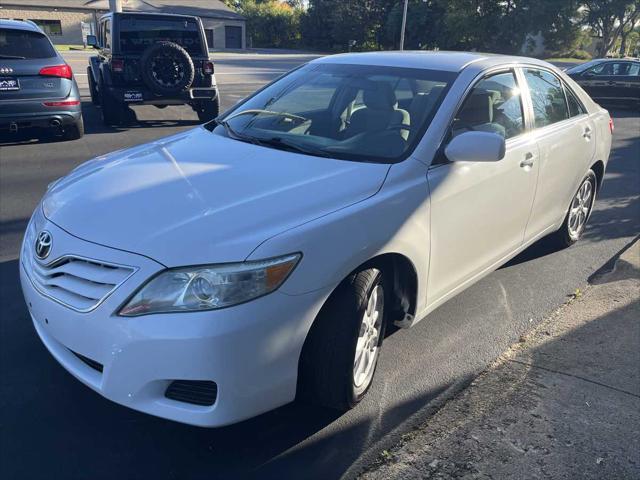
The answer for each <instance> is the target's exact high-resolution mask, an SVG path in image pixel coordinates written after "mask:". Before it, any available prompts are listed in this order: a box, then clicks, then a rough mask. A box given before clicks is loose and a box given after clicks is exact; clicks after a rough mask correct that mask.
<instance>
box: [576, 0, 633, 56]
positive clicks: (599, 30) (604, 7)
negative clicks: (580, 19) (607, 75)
mask: <svg viewBox="0 0 640 480" xmlns="http://www.w3.org/2000/svg"><path fill="white" fill-rule="evenodd" d="M583 4H584V10H585V23H586V24H587V25H589V27H591V29H592V30H593V31H594V32H595V33H596V34H597V35H598V36H599V37H600V38H601V43H599V45H598V52H597V53H598V55H600V56H602V57H604V56H606V55H607V53H609V51H610V50H611V49H612V48H613V47H614V45H615V44H616V42H617V41H618V39H619V38H623V39H624V40H625V41H626V39H627V36H628V35H629V33H630V32H632V31H633V29H634V27H635V26H636V25H637V23H638V21H639V19H640V18H639V16H640V0H586V1H584V2H583Z"/></svg>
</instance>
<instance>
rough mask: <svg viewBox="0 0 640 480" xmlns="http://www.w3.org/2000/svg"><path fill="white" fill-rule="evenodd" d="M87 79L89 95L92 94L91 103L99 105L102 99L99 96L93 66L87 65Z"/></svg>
mask: <svg viewBox="0 0 640 480" xmlns="http://www.w3.org/2000/svg"><path fill="white" fill-rule="evenodd" d="M87 79H88V82H89V95H91V103H93V104H94V105H96V106H97V105H99V104H100V99H99V97H98V90H97V89H96V82H95V80H94V79H93V74H92V73H91V67H87Z"/></svg>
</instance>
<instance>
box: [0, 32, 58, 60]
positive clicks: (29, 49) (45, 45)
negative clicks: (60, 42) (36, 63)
mask: <svg viewBox="0 0 640 480" xmlns="http://www.w3.org/2000/svg"><path fill="white" fill-rule="evenodd" d="M55 56H56V51H55V49H54V48H53V46H52V45H51V42H50V41H49V39H48V38H47V37H45V36H44V35H42V34H41V33H38V32H30V31H27V30H18V29H13V28H0V59H3V58H4V59H9V58H15V59H33V58H53V57H55Z"/></svg>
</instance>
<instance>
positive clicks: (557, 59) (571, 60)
mask: <svg viewBox="0 0 640 480" xmlns="http://www.w3.org/2000/svg"><path fill="white" fill-rule="evenodd" d="M544 61H545V62H563V63H584V62H587V61H588V60H584V59H580V58H569V57H554V58H545V59H544Z"/></svg>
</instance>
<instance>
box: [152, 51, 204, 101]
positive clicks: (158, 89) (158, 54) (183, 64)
mask: <svg viewBox="0 0 640 480" xmlns="http://www.w3.org/2000/svg"><path fill="white" fill-rule="evenodd" d="M140 66H141V68H140V71H141V74H142V80H143V81H144V83H145V84H146V85H147V86H148V87H149V89H151V91H152V92H154V93H156V94H158V95H175V94H176V93H180V92H182V91H184V90H186V89H187V88H189V87H190V86H191V84H192V83H193V79H194V77H195V67H194V66H193V61H192V60H191V57H190V56H189V53H188V52H187V51H186V50H185V49H184V48H182V47H181V46H180V45H178V44H177V43H173V42H166V41H165V42H158V43H154V44H153V45H151V46H150V47H149V48H147V49H146V50H145V51H144V52H143V54H142V58H141V60H140Z"/></svg>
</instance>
